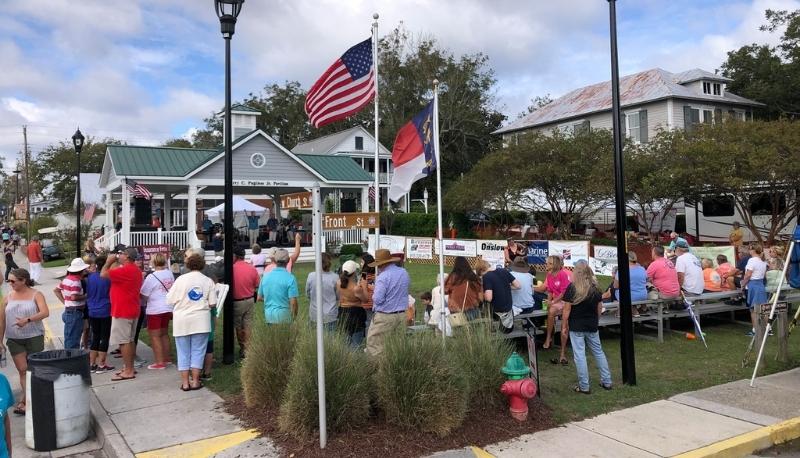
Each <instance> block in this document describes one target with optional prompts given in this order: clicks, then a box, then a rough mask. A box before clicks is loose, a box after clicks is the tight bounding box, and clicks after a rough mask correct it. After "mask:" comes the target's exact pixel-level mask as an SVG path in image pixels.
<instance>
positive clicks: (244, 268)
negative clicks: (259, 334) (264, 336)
mask: <svg viewBox="0 0 800 458" xmlns="http://www.w3.org/2000/svg"><path fill="white" fill-rule="evenodd" d="M244 256H245V255H244V250H243V249H241V248H234V250H233V278H235V279H236V281H235V282H234V284H233V291H231V292H230V293H229V294H233V326H234V327H235V328H236V339H237V340H238V341H239V357H240V358H244V352H245V347H246V346H247V340H248V339H249V338H250V323H252V321H253V306H254V305H255V300H254V299H253V297H254V296H255V292H256V290H257V289H258V285H259V283H260V282H261V277H260V276H259V275H258V271H257V270H256V268H255V267H253V265H252V264H250V263H249V262H245V260H244Z"/></svg>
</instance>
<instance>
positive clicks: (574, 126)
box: [556, 120, 590, 136]
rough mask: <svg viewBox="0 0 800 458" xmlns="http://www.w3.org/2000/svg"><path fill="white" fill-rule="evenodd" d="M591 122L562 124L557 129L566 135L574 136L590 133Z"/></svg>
mask: <svg viewBox="0 0 800 458" xmlns="http://www.w3.org/2000/svg"><path fill="white" fill-rule="evenodd" d="M589 127H590V126H589V120H583V121H578V122H573V123H569V124H561V125H559V126H558V127H557V128H556V129H557V130H558V131H559V132H561V133H562V134H564V135H567V136H572V135H575V134H580V133H584V132H588V131H589Z"/></svg>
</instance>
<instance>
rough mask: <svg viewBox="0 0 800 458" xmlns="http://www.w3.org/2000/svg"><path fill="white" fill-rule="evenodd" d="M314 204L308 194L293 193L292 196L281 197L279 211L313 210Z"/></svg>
mask: <svg viewBox="0 0 800 458" xmlns="http://www.w3.org/2000/svg"><path fill="white" fill-rule="evenodd" d="M313 207H314V202H313V201H312V199H311V193H310V192H295V193H293V194H284V195H282V196H281V209H283V210H291V209H295V208H298V209H308V208H313Z"/></svg>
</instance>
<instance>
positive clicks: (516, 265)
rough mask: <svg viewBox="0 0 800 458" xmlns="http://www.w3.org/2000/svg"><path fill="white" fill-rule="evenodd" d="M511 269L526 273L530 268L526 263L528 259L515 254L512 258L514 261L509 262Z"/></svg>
mask: <svg viewBox="0 0 800 458" xmlns="http://www.w3.org/2000/svg"><path fill="white" fill-rule="evenodd" d="M511 270H513V271H514V272H522V273H528V272H530V270H531V268H530V266H529V265H528V260H527V259H525V257H524V256H517V257H516V258H514V262H512V263H511Z"/></svg>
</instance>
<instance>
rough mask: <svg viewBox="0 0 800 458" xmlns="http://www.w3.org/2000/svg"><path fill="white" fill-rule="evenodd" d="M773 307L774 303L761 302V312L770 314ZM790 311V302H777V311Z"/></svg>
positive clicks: (765, 314) (766, 314)
mask: <svg viewBox="0 0 800 458" xmlns="http://www.w3.org/2000/svg"><path fill="white" fill-rule="evenodd" d="M771 309H772V304H761V314H762V315H764V316H769V311H770V310H771ZM788 311H789V303H788V302H778V303H777V304H775V313H776V314H777V313H787V312H788Z"/></svg>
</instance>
